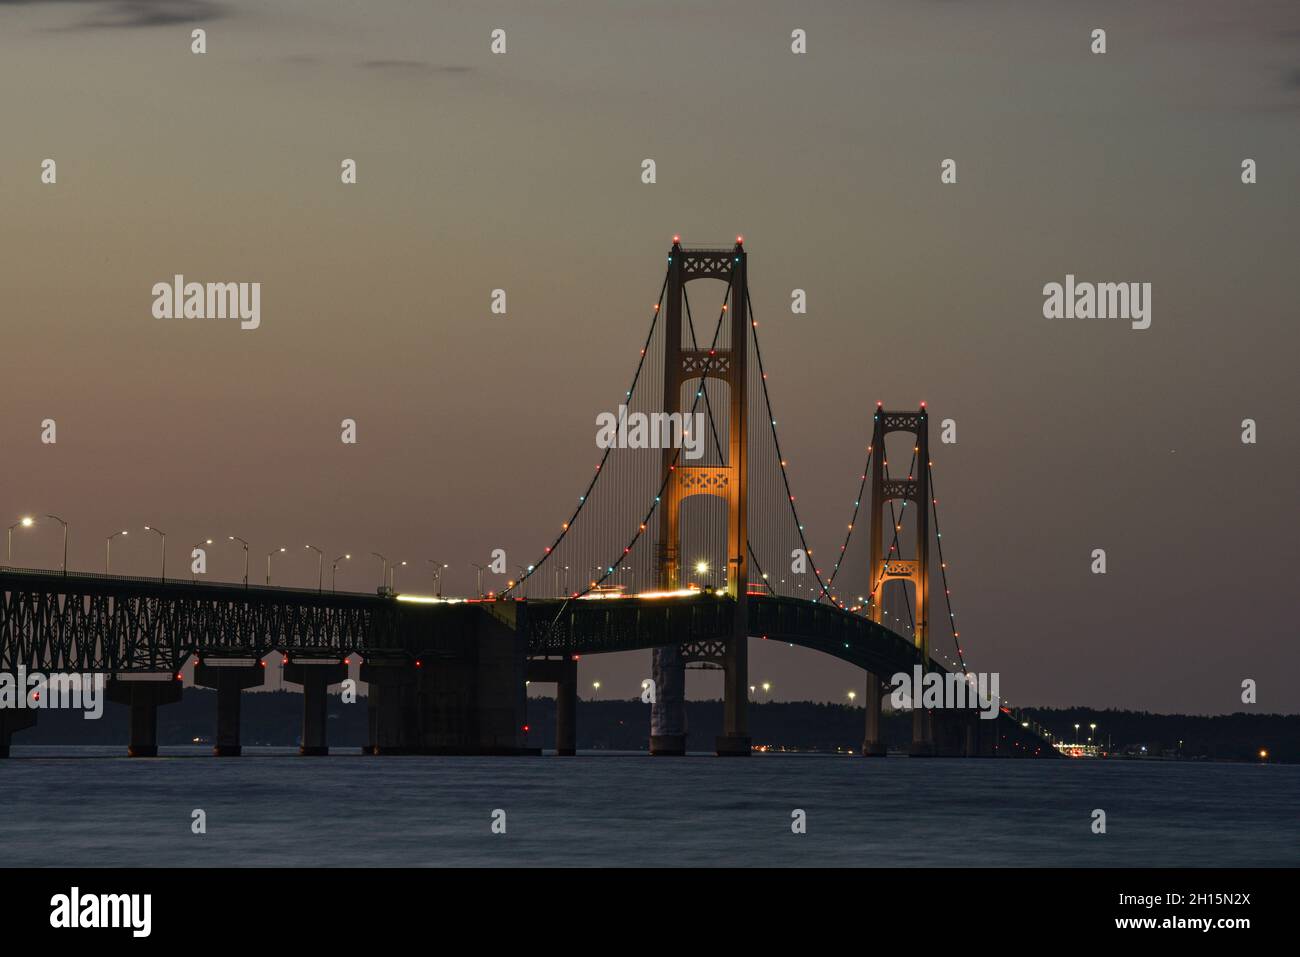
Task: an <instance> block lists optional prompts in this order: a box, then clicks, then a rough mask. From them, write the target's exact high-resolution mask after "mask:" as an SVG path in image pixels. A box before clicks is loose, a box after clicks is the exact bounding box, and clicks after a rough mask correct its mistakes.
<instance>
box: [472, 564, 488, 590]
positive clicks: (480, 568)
mask: <svg viewBox="0 0 1300 957" xmlns="http://www.w3.org/2000/svg"><path fill="white" fill-rule="evenodd" d="M470 564H471V565H473V566H474V567H475V568H477V569H478V597H479V598H482V597H483V573H484V572H485V571H487V566H486V565H480V564H479V563H478V562H470Z"/></svg>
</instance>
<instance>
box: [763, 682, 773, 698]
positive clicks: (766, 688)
mask: <svg viewBox="0 0 1300 957" xmlns="http://www.w3.org/2000/svg"><path fill="white" fill-rule="evenodd" d="M763 694H765V695H768V696H769V697H770V696H771V694H772V682H770V681H764V682H763Z"/></svg>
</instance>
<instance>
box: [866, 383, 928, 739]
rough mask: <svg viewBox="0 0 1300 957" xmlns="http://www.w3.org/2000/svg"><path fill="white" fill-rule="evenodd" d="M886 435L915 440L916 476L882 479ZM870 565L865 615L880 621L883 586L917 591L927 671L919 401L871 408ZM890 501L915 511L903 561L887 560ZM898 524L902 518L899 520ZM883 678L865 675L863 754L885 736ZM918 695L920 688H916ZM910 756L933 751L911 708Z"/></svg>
mask: <svg viewBox="0 0 1300 957" xmlns="http://www.w3.org/2000/svg"><path fill="white" fill-rule="evenodd" d="M891 432H910V433H911V434H912V435H913V436H914V437H915V440H916V442H915V445H914V446H913V448H914V449H915V451H916V465H917V468H916V474H915V475H909V476H907V477H906V478H901V479H900V478H886V477H885V466H886V465H887V464H888V462H887V453H886V451H885V437H886V436H887V435H889V434H890V433H891ZM871 449H872V453H871V561H870V565H869V574H870V578H869V579H868V586H869V587H870V588H871V589H872V591H871V594H870V597H869V602H868V614H869V615H870V617H871V620H872V621H875V622H877V623H880V621H881V618H882V614H881V612H882V605H883V603H882V601H881V598H882V596H883V592H884V587H885V585H886V584H888V583H889V582H893V581H901V582H911V583H912V585H913V587H914V589H915V593H916V615H915V624H914V627H913V635H912V637H913V640H914V642H915V644H916V653H917V660H918V661H919V662H920V663H921V664H922V665H923V666H924V668H925V669H926V670H929V667H930V479H929V475H930V470H929V468H928V466H929V462H930V428H929V417H928V415H927V413H926V410H925V405H924V403H923V404H922V405H921V408H920V409H919V410H918V411H916V412H890V411H886V410H885V409H884V408H883V407H881V406H879V405H878V406H877V407H876V417H875V421H874V425H873V428H872V431H871ZM895 500H902V501H904V502H912V503H913V504H914V505H915V507H916V515H915V524H916V549H915V553H916V558H915V559H912V560H903V559H901V558H898V557H897V556H895V557H893V558H890V557H887V555H886V551H885V547H886V546H885V536H886V535H888V536H889V537H890V538H891V539H892V538H893V536H894V533H895V529H893V528H886V527H885V524H884V510H885V506H886V505H888V504H889V503H890V502H892V501H895ZM899 521H900V524H901V521H902V520H901V518H900V520H899ZM887 679H888V676H887V675H873V674H870V673H868V675H867V689H866V701H865V704H866V711H867V728H866V736H865V738H864V740H863V746H862V753H863V754H864V755H868V756H870V755H883V754H884V753H885V742H884V738H883V737H882V735H881V733H880V706H881V698H882V692H883V685H885V684H887V683H888V681H887ZM916 690H917V692H918V693H919V690H920V689H916ZM911 753H912V754H913V755H914V756H918V757H920V756H925V755H931V754H933V753H934V727H933V720H932V716H931V715H930V714H929V712H927V711H925V710H924V709H922V708H915V707H914V708H913V710H912V748H911Z"/></svg>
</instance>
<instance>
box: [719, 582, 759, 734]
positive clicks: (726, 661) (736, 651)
mask: <svg viewBox="0 0 1300 957" xmlns="http://www.w3.org/2000/svg"><path fill="white" fill-rule="evenodd" d="M741 600H742V601H743V600H744V599H743V598H742V599H741ZM723 668H724V669H725V670H724V673H723V679H722V693H723V700H722V719H723V725H722V736H721V737H719V738H718V740H717V754H718V756H719V757H748V756H749V754H750V752H751V750H752V747H751V740H750V737H749V639H748V638H747V637H736V636H732V637H731V638H728V639H727V646H726V651H725V652H724V653H723Z"/></svg>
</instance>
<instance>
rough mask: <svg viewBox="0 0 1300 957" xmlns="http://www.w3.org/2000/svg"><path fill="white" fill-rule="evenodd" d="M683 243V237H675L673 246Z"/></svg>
mask: <svg viewBox="0 0 1300 957" xmlns="http://www.w3.org/2000/svg"><path fill="white" fill-rule="evenodd" d="M681 241H682V237H680V236H674V237H673V245H676V244H677V243H680V242H681Z"/></svg>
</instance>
